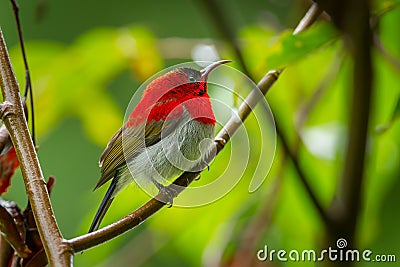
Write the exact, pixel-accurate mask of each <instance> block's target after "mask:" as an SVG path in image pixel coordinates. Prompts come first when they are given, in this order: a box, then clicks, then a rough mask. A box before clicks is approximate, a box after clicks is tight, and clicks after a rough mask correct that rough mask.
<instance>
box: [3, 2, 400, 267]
mask: <svg viewBox="0 0 400 267" xmlns="http://www.w3.org/2000/svg"><path fill="white" fill-rule="evenodd" d="M225 2H227V1H225ZM178 3H179V4H178ZM181 3H182V4H181ZM374 3H375V4H374V12H375V13H376V14H379V12H380V11H382V10H386V9H388V11H387V12H386V13H384V14H381V15H380V17H379V27H378V28H377V29H376V34H377V36H378V37H379V39H380V40H381V41H382V45H383V47H384V49H385V50H386V51H387V52H388V55H389V59H388V56H387V55H384V54H383V53H382V52H380V51H378V50H377V49H374V50H373V60H374V66H373V67H374V71H375V78H374V80H375V82H374V89H375V90H374V96H373V112H372V118H371V124H370V127H371V129H370V134H369V137H368V149H367V165H366V166H367V167H366V172H365V173H366V178H365V184H364V188H363V189H361V190H364V192H365V197H364V205H363V210H362V212H361V220H360V224H359V227H358V243H359V245H360V248H368V249H371V250H372V251H373V252H374V253H381V254H396V255H397V258H398V259H400V254H399V249H400V246H399V242H398V240H399V239H400V231H399V230H398V224H399V223H400V215H399V213H398V208H397V206H398V203H400V199H399V198H400V180H399V176H398V174H399V173H400V164H399V163H400V151H399V149H400V139H399V138H398V137H399V136H400V123H399V122H398V121H397V120H398V117H399V116H398V115H399V99H400V88H399V82H400V73H399V69H396V67H395V66H394V65H393V64H392V63H391V61H390V57H393V58H394V59H395V60H397V62H399V58H400V41H399V40H398V39H399V38H400V37H399V36H400V35H399V34H398V25H399V22H400V8H399V7H398V6H396V5H395V3H396V1H374ZM38 4H41V5H44V6H45V7H48V9H47V12H46V13H45V14H44V17H43V20H42V23H41V24H39V23H36V22H35V20H34V15H35V10H37V9H35V8H36V6H35V5H38ZM180 4H181V5H180ZM225 4H226V3H225ZM1 5H2V9H1V10H2V15H5V17H4V18H3V19H2V20H0V22H1V23H2V26H3V28H4V30H5V32H6V33H8V34H7V35H6V38H7V41H9V43H11V44H13V45H11V46H13V47H12V48H11V51H10V53H11V57H12V60H13V65H14V68H15V72H16V74H17V76H18V79H19V82H20V84H21V85H24V69H23V65H22V60H21V56H20V50H19V47H17V46H15V45H14V44H15V41H16V39H15V33H14V31H15V29H14V28H13V27H14V25H13V23H12V17H11V15H10V14H11V9H10V8H8V7H6V6H5V4H4V3H2V4H1ZM156 6H157V10H158V12H159V10H163V12H161V13H156V12H154V10H155V9H154V8H155V7H154V5H153V4H151V3H141V4H134V3H130V1H120V2H116V3H114V2H113V3H110V2H109V1H84V2H79V1H71V2H68V3H66V2H60V3H55V2H54V3H53V2H47V1H43V2H40V1H37V2H30V3H28V2H26V3H25V2H22V1H21V4H20V7H21V16H22V19H23V26H24V33H25V35H26V37H27V38H26V40H27V42H26V48H27V52H28V59H29V65H30V68H31V75H32V79H33V88H34V96H35V102H34V104H35V112H36V125H37V133H38V137H39V141H38V144H39V146H40V148H39V151H38V153H39V159H40V162H41V165H42V167H43V170H44V174H45V176H49V175H54V176H55V177H56V185H55V187H54V190H53V193H52V202H53V205H54V210H55V214H56V217H57V221H58V223H59V226H60V228H61V230H62V232H63V234H64V236H65V237H66V238H69V237H74V236H77V235H79V234H83V233H85V232H86V231H87V229H88V227H89V225H90V222H91V220H92V218H93V215H94V212H95V210H96V209H97V207H98V204H99V203H100V200H101V198H102V197H103V194H104V190H105V188H102V189H100V190H99V191H96V192H95V193H93V192H92V188H93V187H94V185H95V183H96V182H97V179H98V176H99V168H98V167H97V160H98V157H99V155H100V154H101V152H102V149H103V148H104V147H105V145H106V143H107V141H108V140H109V138H110V137H111V136H112V134H113V133H114V132H115V131H116V130H117V129H118V128H119V127H120V126H121V124H122V120H123V113H124V110H125V107H126V106H127V105H128V102H129V99H130V97H131V96H132V95H133V93H134V92H135V90H136V88H138V87H139V85H140V84H141V83H142V82H143V81H145V80H146V79H147V78H148V77H150V76H151V75H153V74H154V73H156V72H158V71H159V70H161V69H162V68H164V67H166V66H169V65H172V64H174V63H178V62H184V61H190V60H192V59H191V58H188V57H186V58H184V57H182V58H177V57H176V56H172V57H171V56H170V55H168V53H166V52H165V51H166V50H164V49H163V47H162V45H163V44H164V45H165V44H166V42H172V45H174V46H176V49H177V50H179V49H181V50H182V51H183V52H184V53H183V54H189V55H190V53H191V51H192V49H193V46H189V47H188V46H187V44H186V43H185V41H187V40H192V41H194V43H196V44H199V45H200V44H210V43H211V44H215V45H216V47H217V48H218V53H219V54H220V55H221V57H222V58H230V59H233V60H235V58H234V57H233V55H232V52H231V48H230V47H229V46H228V44H226V43H222V44H221V42H219V41H217V40H216V39H215V38H217V37H218V35H217V32H216V31H215V30H214V27H213V26H212V24H211V22H210V21H209V17H208V16H209V14H206V12H201V11H204V10H203V8H204V7H202V5H201V4H199V3H196V2H190V1H182V2H174V1H159V2H158V3H157V4H156ZM226 6H227V11H226V13H227V14H229V15H230V16H231V17H233V18H237V20H236V21H235V24H236V25H235V27H236V29H235V31H236V32H237V35H238V36H239V37H240V38H241V41H242V49H243V53H244V56H245V61H246V62H247V63H248V65H249V67H250V68H249V69H250V70H251V71H252V72H253V75H254V77H257V78H260V77H262V76H263V75H264V74H265V73H266V71H268V70H269V69H271V68H279V67H283V66H285V67H286V68H285V71H284V72H283V73H282V75H281V77H280V79H279V81H278V82H277V83H276V85H274V87H273V88H272V90H271V91H270V93H269V94H268V97H267V99H268V101H269V102H270V104H271V106H272V108H273V111H274V115H275V116H276V118H277V120H279V122H280V123H281V124H282V125H283V128H284V131H285V135H286V136H288V137H289V139H290V141H291V145H293V146H294V145H295V143H296V142H297V141H296V139H297V138H301V141H302V142H303V143H304V146H301V149H300V150H299V158H300V162H301V164H302V166H303V168H304V170H305V171H306V174H307V175H308V177H309V178H310V179H311V180H310V183H311V185H312V186H313V188H314V189H315V190H316V192H317V195H318V197H319V199H321V201H322V203H323V205H324V206H325V207H328V205H329V203H330V202H331V201H332V198H333V195H334V192H335V190H336V186H337V181H338V177H339V176H340V175H341V171H342V166H343V160H344V159H343V152H344V148H345V145H346V140H345V138H346V132H347V124H348V116H349V114H348V104H349V102H350V101H349V99H350V97H351V94H350V90H349V88H350V87H351V77H350V74H349V71H350V70H351V67H352V62H351V60H350V59H349V56H348V55H347V54H346V53H344V52H343V51H344V49H343V43H342V42H341V39H340V36H339V35H338V32H336V31H335V29H334V28H333V27H332V26H331V25H330V24H329V23H327V22H319V23H317V24H316V25H315V26H313V27H312V28H311V29H309V30H308V31H306V32H304V33H302V34H300V35H298V36H292V35H291V31H292V30H291V28H293V27H294V26H295V25H296V23H297V22H298V20H299V19H300V18H301V16H302V14H303V13H304V12H305V10H306V8H307V5H300V4H298V3H297V4H295V3H293V2H292V1H260V2H256V1H255V2H254V4H253V5H250V4H248V3H247V2H245V1H238V3H237V5H228V4H226ZM7 8H8V9H7ZM29 8H32V9H29ZM29 10H31V11H29ZM50 25H51V26H50ZM132 25H134V26H132ZM11 33H12V34H11ZM167 37H179V39H175V40H172V39H167ZM194 38H196V39H194ZM201 38H207V39H201ZM210 38H211V40H210ZM214 41H215V42H214ZM163 51H164V52H163ZM338 59H339V61H338V62H337V63H334V62H335V61H337V60H338ZM234 64H235V63H234ZM236 64H237V63H236ZM334 64H339V66H340V67H339V68H338V70H337V73H336V75H335V76H334V78H332V79H331V80H330V81H329V83H328V84H327V85H324V86H325V87H326V88H325V89H324V90H323V91H322V93H321V96H320V98H319V99H318V101H317V102H316V103H315V106H314V107H313V110H312V111H311V113H310V114H309V115H308V116H307V117H306V119H305V122H304V124H303V125H300V127H297V126H298V125H297V124H296V123H297V122H298V120H299V116H301V114H302V113H301V110H302V108H304V105H306V104H307V103H308V100H309V99H310V98H311V97H312V96H313V95H314V93H315V92H316V90H317V89H318V88H319V87H320V86H322V85H321V84H323V83H324V81H327V80H328V75H329V73H331V72H332V71H334V70H333V65H334ZM236 66H237V65H236ZM246 125H247V126H248V127H249V128H250V129H251V127H257V125H256V121H255V120H253V119H251V118H250V119H249V120H248V121H246ZM382 125H385V126H386V128H385V131H378V132H376V131H375V129H376V128H377V127H380V126H382ZM299 136H300V137H299ZM262 138H269V137H268V136H262V137H261V136H259V135H257V134H255V133H252V131H249V140H251V143H250V148H251V152H250V154H251V157H255V156H257V155H258V154H259V153H260V151H258V148H259V146H258V144H259V143H260V142H263V140H262ZM227 159H229V148H228V149H226V150H224V151H223V152H222V153H221V155H219V156H218V158H217V159H216V160H215V162H214V163H213V164H212V165H211V166H210V168H211V170H210V171H209V172H207V171H206V172H204V173H203V175H202V177H201V181H200V182H203V181H208V180H212V179H213V178H214V175H216V173H218V172H219V171H221V170H224V166H225V165H226V164H227ZM284 162H285V160H284V156H283V155H282V151H281V150H280V149H279V147H278V150H277V154H276V158H275V162H274V164H273V166H272V169H271V171H270V174H269V176H268V178H267V180H266V182H264V184H263V185H262V187H261V188H260V189H259V190H258V191H256V192H255V193H252V194H249V193H248V185H249V181H250V179H251V176H249V175H247V173H245V175H244V176H243V177H242V179H241V180H240V182H239V183H238V185H237V186H236V187H235V188H234V189H233V190H232V191H231V192H230V193H229V194H228V195H226V196H225V197H223V198H221V199H220V200H218V201H216V202H214V203H211V204H209V205H206V206H203V207H198V208H176V207H172V208H170V209H163V210H161V211H160V212H159V213H157V214H156V215H155V216H153V217H152V218H150V219H149V220H148V221H146V222H145V223H144V224H142V225H141V226H139V227H138V228H136V229H134V230H132V231H130V232H129V233H127V234H125V235H123V236H121V237H119V238H117V239H115V240H112V241H110V242H108V243H107V244H103V245H101V246H99V247H96V248H94V249H91V250H89V251H86V252H84V253H83V254H78V255H76V256H75V262H76V266H110V265H114V266H160V265H162V266H202V265H205V266H214V265H213V264H214V263H215V262H218V261H219V260H220V259H224V260H225V261H227V262H229V261H230V260H231V259H232V257H233V253H234V252H235V251H236V250H237V249H238V248H240V246H241V245H242V243H243V242H244V241H243V239H242V238H243V234H244V233H245V232H246V231H248V230H249V225H250V226H251V225H252V224H251V223H252V222H254V221H255V220H256V219H257V218H258V220H259V221H261V222H262V223H261V227H260V228H255V229H254V231H257V234H258V236H259V238H258V240H257V244H256V250H254V251H252V253H253V255H252V257H253V258H254V259H255V255H256V252H257V249H261V248H263V246H264V245H266V244H267V245H268V246H269V247H271V248H274V249H286V250H291V249H300V250H302V249H311V248H319V246H320V241H321V238H323V234H322V233H323V231H324V228H323V225H322V224H321V222H320V220H319V217H318V215H317V213H316V212H315V209H314V207H313V206H312V204H311V202H310V200H309V199H308V197H307V195H306V194H305V192H304V189H303V187H302V185H301V183H300V182H299V180H298V178H297V176H296V174H295V173H294V171H293V169H292V167H291V165H290V164H286V165H285V164H284ZM255 166H256V162H252V161H251V162H250V165H249V167H248V168H255ZM250 175H251V174H250ZM21 180H22V179H21V177H20V174H19V176H17V177H16V178H14V180H13V185H12V187H11V188H10V189H9V193H8V194H7V195H6V198H7V199H12V200H17V201H18V202H19V203H20V206H24V205H25V203H26V198H25V193H24V188H23V185H22V181H21ZM205 193H207V192H205ZM146 199H148V197H147V196H146V195H145V194H144V193H142V192H141V191H140V190H139V189H137V188H135V186H131V187H129V188H127V189H126V190H125V191H123V192H122V193H121V194H120V195H119V196H118V197H117V198H116V200H115V201H114V204H113V205H112V207H111V209H110V211H109V212H108V214H107V216H106V218H105V220H104V222H103V224H108V223H111V222H113V221H115V220H117V219H118V218H121V217H122V216H124V215H125V214H127V213H129V212H130V211H132V210H133V209H134V208H136V207H138V206H139V205H140V204H142V203H143V202H144V201H145V200H146ZM250 230H251V229H250ZM274 263H275V264H276V266H286V265H287V266H291V263H278V262H274ZM302 266H314V263H302ZM360 266H371V265H368V264H367V263H360Z"/></svg>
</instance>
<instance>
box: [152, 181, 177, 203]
mask: <svg viewBox="0 0 400 267" xmlns="http://www.w3.org/2000/svg"><path fill="white" fill-rule="evenodd" d="M153 183H154V184H155V186H156V187H157V188H158V191H159V192H158V196H159V197H157V199H158V200H159V201H161V202H163V203H165V204H167V205H168V208H171V207H172V205H173V204H174V198H176V197H177V196H178V192H177V191H176V189H175V188H173V187H171V186H164V185H162V184H160V183H159V182H157V181H153Z"/></svg>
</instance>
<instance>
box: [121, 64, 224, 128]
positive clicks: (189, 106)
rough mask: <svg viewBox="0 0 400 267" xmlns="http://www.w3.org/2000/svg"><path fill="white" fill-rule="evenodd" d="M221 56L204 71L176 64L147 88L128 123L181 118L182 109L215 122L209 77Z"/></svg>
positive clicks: (194, 116) (196, 116)
mask: <svg viewBox="0 0 400 267" xmlns="http://www.w3.org/2000/svg"><path fill="white" fill-rule="evenodd" d="M227 62H230V61H229V60H221V61H218V62H215V63H212V64H210V65H209V66H207V67H206V68H204V69H202V70H201V71H198V70H195V69H192V68H186V67H184V68H176V69H174V70H172V71H170V72H168V73H166V74H164V75H163V76H160V77H158V78H157V79H155V80H154V81H152V82H151V83H150V84H149V85H148V86H147V87H146V89H145V90H144V92H143V96H142V99H141V101H140V102H139V104H138V105H137V106H136V108H135V109H134V110H133V112H132V113H131V115H130V116H129V122H128V127H129V126H133V125H135V124H138V123H143V122H144V121H145V120H147V121H159V120H166V119H179V118H180V116H181V115H182V113H183V109H184V108H186V110H187V111H188V112H189V114H190V115H191V117H192V118H194V119H195V120H198V121H200V122H203V123H211V124H213V125H214V124H215V117H214V113H213V111H212V108H211V101H210V97H209V95H208V92H207V89H208V88H207V87H208V85H207V79H208V75H209V74H210V72H211V71H212V70H214V69H215V68H216V67H218V66H219V65H221V64H225V63H227Z"/></svg>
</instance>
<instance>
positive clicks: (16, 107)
mask: <svg viewBox="0 0 400 267" xmlns="http://www.w3.org/2000/svg"><path fill="white" fill-rule="evenodd" d="M0 85H1V90H2V93H3V98H4V101H5V102H3V104H2V108H3V109H2V114H1V115H2V120H3V122H4V124H5V125H6V127H7V129H8V131H9V133H10V137H11V139H12V142H13V144H14V147H15V150H16V152H17V156H18V160H19V162H20V164H21V171H22V175H23V177H24V183H25V187H26V192H27V195H28V199H29V201H30V203H31V205H32V211H33V214H34V217H35V220H36V222H37V226H38V230H39V234H40V238H41V239H42V241H43V245H44V248H45V250H46V254H47V257H48V259H49V262H50V264H51V265H52V266H70V265H71V262H70V260H71V257H70V255H71V254H69V255H68V250H64V253H65V254H64V255H62V254H61V253H60V250H62V246H63V238H62V235H61V233H60V231H59V229H58V227H57V223H56V221H55V217H54V213H53V210H52V207H51V204H50V199H49V195H48V192H47V189H46V185H45V182H44V179H43V174H42V170H41V168H40V165H39V161H38V158H37V155H36V150H35V147H34V145H33V143H32V138H31V136H30V134H29V130H28V125H27V123H26V120H25V117H24V112H23V107H22V104H21V98H20V96H19V88H18V84H17V80H16V78H15V75H14V72H13V69H12V67H11V62H10V58H9V56H8V52H7V48H6V44H5V41H4V38H3V32H2V30H1V28H0Z"/></svg>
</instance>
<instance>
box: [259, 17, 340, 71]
mask: <svg viewBox="0 0 400 267" xmlns="http://www.w3.org/2000/svg"><path fill="white" fill-rule="evenodd" d="M336 37H338V32H337V31H336V30H335V29H334V28H333V26H332V25H330V24H327V23H319V24H317V25H315V26H314V27H311V28H310V29H308V30H307V31H305V32H301V33H299V34H297V35H293V33H292V31H291V30H287V31H285V32H283V33H282V34H281V36H280V37H279V39H278V41H277V42H276V43H275V44H274V45H273V46H272V47H271V48H270V50H269V55H268V56H267V58H266V60H267V66H268V69H276V68H283V67H285V66H287V65H289V64H291V63H293V62H295V61H297V60H299V59H301V58H303V57H305V56H308V55H309V54H311V53H312V52H314V51H316V50H317V49H319V48H321V47H322V46H323V45H325V44H327V43H329V42H331V41H333V40H334V39H335V38H336Z"/></svg>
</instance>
